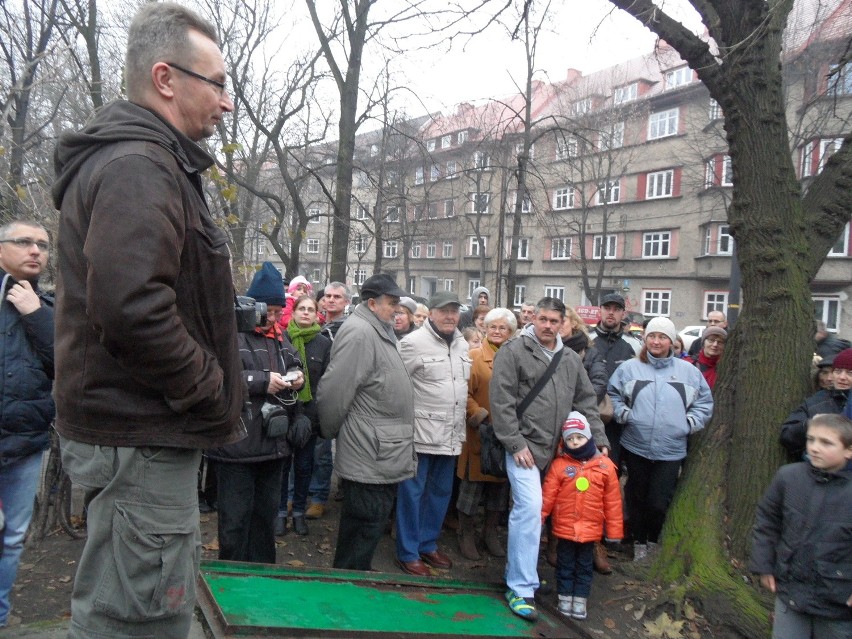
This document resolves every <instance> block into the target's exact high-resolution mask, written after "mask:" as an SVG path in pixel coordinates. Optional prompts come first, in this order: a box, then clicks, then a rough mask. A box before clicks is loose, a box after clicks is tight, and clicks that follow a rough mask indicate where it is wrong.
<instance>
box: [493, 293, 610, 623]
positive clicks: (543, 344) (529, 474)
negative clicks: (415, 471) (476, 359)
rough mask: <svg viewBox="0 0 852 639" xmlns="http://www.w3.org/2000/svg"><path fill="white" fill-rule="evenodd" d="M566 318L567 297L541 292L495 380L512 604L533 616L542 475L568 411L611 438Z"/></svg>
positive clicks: (603, 441) (603, 443) (598, 435)
mask: <svg viewBox="0 0 852 639" xmlns="http://www.w3.org/2000/svg"><path fill="white" fill-rule="evenodd" d="M564 320H565V305H564V304H563V303H562V302H561V301H560V300H558V299H555V298H551V297H545V298H543V299H541V300H540V301H539V302H538V304H536V311H535V318H534V319H533V321H532V323H531V324H529V325H527V326H526V327H524V328H523V329H521V334H520V336H518V337H516V338H513V339H512V340H510V341H508V342H506V343H505V344H504V345H503V346H501V347H500V349H499V350H498V351H497V354H496V355H495V357H494V375H493V376H492V378H491V384H490V385H489V394H490V400H491V419H492V422H493V424H494V432H495V434H496V435H497V438H498V439H499V440H500V442H501V443H502V444H503V446H504V447H505V448H506V470H507V473H508V475H509V484H510V486H511V489H512V499H513V501H514V506H513V507H512V512H511V513H510V514H509V544H508V551H507V563H506V585H507V586H508V591H507V592H506V599H507V600H508V602H509V607H510V608H511V609H512V612H514V613H515V614H517V615H519V616H521V617H524V618H525V619H529V620H534V619H535V618H536V617H537V613H536V610H535V604H534V601H533V595H534V594H535V591H536V589H537V588H538V586H539V580H538V571H537V569H536V567H537V565H538V546H539V538H540V536H541V506H542V493H541V478H542V475H543V474H544V473H545V472H546V471H547V468H548V466H550V462H551V461H552V460H553V456H554V453H555V451H556V445H557V443H558V441H559V438H560V436H561V432H562V424H563V423H564V422H565V419H566V418H567V417H568V414H569V413H570V412H571V411H572V410H576V411H579V412H580V413H582V414H583V415H584V416H585V417H586V419H587V420H588V421H589V425H590V426H591V429H592V434H593V436H594V440H595V444H597V446H598V447H599V448H602V449H603V450H604V452H605V454H606V453H607V452H608V446H609V442H608V441H607V438H606V435H605V434H604V428H603V423H602V422H601V420H600V415H599V413H598V401H597V396H596V395H595V389H594V388H593V387H592V383H591V382H590V381H589V376H588V375H587V374H586V370H585V368H584V367H583V361H582V360H581V359H580V357H579V355H577V354H576V353H575V352H574V351H573V350H571V349H570V348H563V346H562V340H561V338H560V337H559V328H560V327H561V326H562V322H563V321H564ZM560 350H562V351H563V353H562V356H561V360H560V361H559V364H558V366H557V367H556V370H555V371H554V373H553V376H552V377H551V378H550V380H548V382H547V383H546V384H545V386H544V387H543V388H542V389H541V391H540V392H539V393H538V395H537V396H536V397H535V399H533V400H532V402H531V403H530V404H529V406H528V407H527V408H526V410H525V411H524V413H523V415H522V416H521V417H520V418H518V416H517V409H518V406H519V405H520V404H521V403H522V402H523V400H524V398H525V397H526V396H527V394H528V393H529V392H530V391H531V390H532V388H533V387H534V386H535V385H536V382H537V381H538V380H539V379H540V378H541V377H542V375H544V373H545V371H546V370H547V367H548V366H549V364H550V362H551V361H552V360H553V358H554V356H555V355H556V354H557V352H559V351H560Z"/></svg>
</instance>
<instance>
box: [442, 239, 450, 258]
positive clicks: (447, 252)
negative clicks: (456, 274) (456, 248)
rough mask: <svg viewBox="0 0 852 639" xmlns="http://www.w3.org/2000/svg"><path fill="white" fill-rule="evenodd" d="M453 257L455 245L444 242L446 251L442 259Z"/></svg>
mask: <svg viewBox="0 0 852 639" xmlns="http://www.w3.org/2000/svg"><path fill="white" fill-rule="evenodd" d="M452 256H453V243H452V242H451V241H447V242H444V250H443V252H442V253H441V257H452Z"/></svg>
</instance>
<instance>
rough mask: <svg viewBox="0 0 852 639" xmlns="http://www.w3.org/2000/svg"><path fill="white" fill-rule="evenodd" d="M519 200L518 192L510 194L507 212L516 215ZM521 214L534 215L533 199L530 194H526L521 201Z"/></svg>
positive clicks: (507, 201)
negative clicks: (516, 205)
mask: <svg viewBox="0 0 852 639" xmlns="http://www.w3.org/2000/svg"><path fill="white" fill-rule="evenodd" d="M517 199H518V192H517V191H512V192H511V193H510V194H509V197H507V198H506V212H507V213H514V212H515V204H516V202H517ZM521 213H532V199H531V198H530V194H529V193H524V197H523V198H522V199H521Z"/></svg>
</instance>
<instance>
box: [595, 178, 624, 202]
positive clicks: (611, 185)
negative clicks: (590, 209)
mask: <svg viewBox="0 0 852 639" xmlns="http://www.w3.org/2000/svg"><path fill="white" fill-rule="evenodd" d="M595 197H596V198H597V200H596V201H597V204H615V203H617V202H618V201H620V200H621V182H620V181H619V180H612V181H611V182H604V183H602V184H598V192H597V193H596V194H595Z"/></svg>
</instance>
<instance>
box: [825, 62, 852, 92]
mask: <svg viewBox="0 0 852 639" xmlns="http://www.w3.org/2000/svg"><path fill="white" fill-rule="evenodd" d="M839 66H840V65H837V64H833V65H831V66H830V67H829V69H828V72H829V73H830V74H832V73H833V74H836V75H834V76H832V77H831V78H830V79H829V93H830V94H831V95H852V62H847V63H846V64H844V65H843V68H842V69H839V71H838V68H839Z"/></svg>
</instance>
